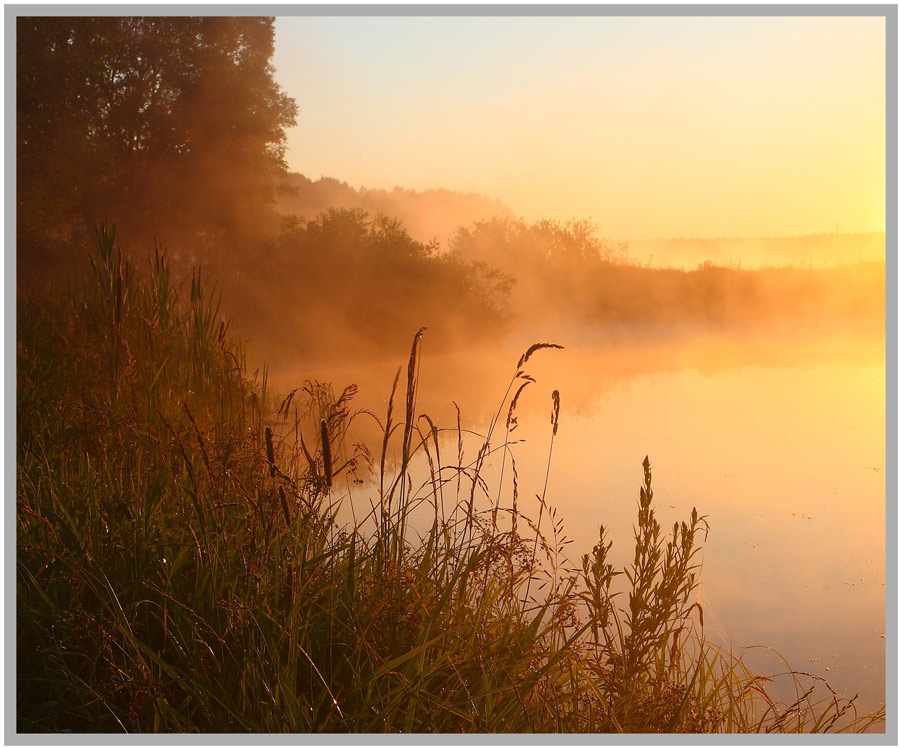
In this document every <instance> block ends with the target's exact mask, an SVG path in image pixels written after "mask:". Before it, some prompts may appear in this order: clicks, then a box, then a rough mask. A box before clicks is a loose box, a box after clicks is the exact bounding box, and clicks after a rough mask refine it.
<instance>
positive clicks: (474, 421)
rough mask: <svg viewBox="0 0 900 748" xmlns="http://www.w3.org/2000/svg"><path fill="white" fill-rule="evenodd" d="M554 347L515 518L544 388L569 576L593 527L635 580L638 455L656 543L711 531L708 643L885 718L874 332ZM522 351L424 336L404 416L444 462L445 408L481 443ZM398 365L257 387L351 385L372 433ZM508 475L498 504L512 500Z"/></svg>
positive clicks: (587, 335)
mask: <svg viewBox="0 0 900 748" xmlns="http://www.w3.org/2000/svg"><path fill="white" fill-rule="evenodd" d="M549 340H552V341H553V342H559V343H561V344H564V345H565V346H566V347H565V348H564V349H563V350H554V349H550V350H542V351H538V352H537V353H536V354H535V355H534V357H533V358H532V359H531V360H530V361H529V362H528V364H527V366H526V369H527V371H528V373H530V374H531V375H533V376H534V377H535V379H536V382H535V384H534V385H533V386H531V387H530V388H529V389H528V390H527V391H526V392H525V393H524V394H523V396H522V398H521V399H520V401H519V403H518V407H517V420H518V428H517V429H515V431H514V432H513V433H511V434H510V436H509V438H510V441H514V442H515V444H514V445H513V447H512V454H513V455H514V457H515V460H516V468H517V481H518V485H517V488H518V508H519V510H520V511H522V512H524V513H525V514H526V515H529V516H532V517H535V516H536V515H537V512H538V505H537V501H536V499H535V494H537V493H541V490H542V487H543V482H544V480H545V478H546V469H547V455H548V449H549V446H550V420H549V416H550V411H551V397H550V394H551V391H552V390H554V389H557V390H559V392H560V396H561V409H560V424H559V431H558V435H557V437H556V440H555V443H554V447H553V453H552V460H551V465H550V473H549V482H548V490H547V498H548V503H549V504H550V505H551V506H553V507H555V508H556V509H557V510H558V513H559V515H560V516H561V517H562V519H563V522H564V526H565V531H566V535H567V537H568V538H569V539H571V541H572V542H571V543H569V544H567V545H566V546H565V549H564V550H565V553H566V555H567V556H568V558H569V559H570V560H571V561H573V562H575V563H576V565H578V564H579V563H580V557H581V554H583V553H586V552H589V551H590V549H591V547H592V546H593V544H594V543H595V542H596V541H597V533H598V530H599V526H600V525H601V524H603V525H605V526H606V527H607V528H608V530H609V532H610V537H611V538H612V539H613V552H612V558H613V560H614V561H615V562H616V563H618V564H619V567H620V568H624V567H625V566H626V565H627V564H628V563H630V560H631V559H630V553H631V548H632V546H631V544H630V535H631V528H632V525H633V523H634V521H635V516H636V507H637V493H638V486H639V485H640V480H641V468H640V463H641V460H642V459H643V457H644V455H649V457H650V460H651V464H652V465H653V470H654V472H653V477H654V490H655V494H656V499H655V503H656V507H657V514H658V516H659V518H660V522H661V524H662V526H663V528H669V529H671V523H672V522H675V521H681V520H683V519H686V518H687V516H688V515H689V514H690V511H691V509H692V508H693V507H696V508H697V509H698V511H699V512H700V513H701V514H702V515H705V516H706V517H707V518H708V522H709V525H710V532H709V537H708V541H707V542H706V544H705V550H704V553H703V562H704V566H703V571H702V575H701V578H702V585H701V589H700V597H699V600H700V603H701V605H702V606H703V607H704V613H705V625H706V628H705V633H706V636H707V637H708V638H709V639H710V640H712V641H716V642H718V643H721V644H723V645H725V646H729V645H733V646H734V647H735V649H736V650H740V649H741V648H743V647H749V646H753V645H766V647H772V648H773V649H774V650H777V652H778V653H780V655H782V656H783V657H784V658H785V659H786V661H787V662H788V663H789V664H790V665H791V667H793V668H794V669H796V670H801V671H807V672H810V673H812V674H814V675H819V676H822V677H826V678H827V679H828V681H829V682H830V683H831V684H832V685H833V686H834V687H835V688H836V689H837V690H838V691H839V692H840V693H841V694H842V695H844V696H852V695H853V694H854V693H857V692H858V693H859V701H858V705H859V706H860V707H861V708H862V709H867V708H875V707H876V706H877V705H878V704H880V703H882V702H883V699H884V641H885V640H884V638H883V637H884V634H885V630H884V612H885V608H884V594H885V587H884V585H885V576H884V574H885V560H884V559H885V547H884V512H885V504H884V499H885V493H884V469H885V456H884V455H885V431H884V408H885V401H884V388H885V379H884V361H885V360H884V339H883V332H879V330H878V329H877V325H876V326H874V328H873V327H872V326H868V327H866V326H862V327H860V326H857V327H856V328H850V329H844V330H840V331H837V332H836V331H834V330H833V329H831V330H826V329H822V328H819V329H815V328H806V329H799V328H792V327H784V328H781V329H771V328H768V329H751V330H745V331H744V332H740V333H738V332H735V331H733V330H732V331H728V332H725V331H721V330H719V331H715V330H712V329H709V330H697V329H690V330H683V331H681V332H680V334H677V335H673V334H672V331H671V330H670V331H669V334H668V335H667V336H666V337H660V336H656V337H650V336H648V335H647V331H643V334H642V336H641V337H631V336H628V335H626V333H625V331H623V330H619V331H617V332H616V333H615V334H610V333H608V332H607V333H605V334H601V333H599V332H598V331H596V330H594V331H592V330H588V329H570V330H568V331H565V330H561V329H559V330H556V336H555V337H553V338H549ZM531 342H537V341H536V340H531V339H529V338H528V337H527V336H525V335H524V334H517V335H514V336H511V337H510V338H508V339H507V340H505V341H504V342H503V343H502V344H495V345H491V346H480V347H477V348H472V349H470V350H460V351H456V352H443V353H439V352H438V353H432V352H429V346H428V338H427V332H426V336H425V338H424V341H423V350H422V355H421V361H420V370H419V395H418V398H417V412H418V413H426V414H428V415H429V416H430V417H431V418H432V419H433V420H434V422H435V423H436V425H437V426H438V427H439V428H441V429H447V431H446V433H445V434H444V439H443V440H442V449H443V450H444V454H445V459H444V462H445V464H449V463H450V462H455V460H456V457H457V454H456V450H457V444H456V442H457V431H456V408H455V405H454V402H455V403H456V404H458V405H459V408H460V412H461V425H462V428H463V429H464V430H466V429H472V430H474V431H477V432H479V433H481V434H484V433H485V432H486V430H487V428H488V427H489V423H490V421H491V419H492V417H493V416H494V415H495V413H496V411H497V409H498V408H499V407H500V403H501V400H502V398H503V396H504V393H505V392H506V389H507V386H508V384H509V381H510V377H511V376H512V374H513V373H514V371H515V366H516V361H517V359H518V356H519V355H521V352H522V351H524V350H525V348H527V346H528V345H529V343H531ZM406 357H407V354H406V352H405V351H403V350H397V351H396V353H395V355H394V356H387V355H386V356H385V357H384V358H382V359H379V360H371V359H370V360H366V361H359V362H357V363H355V364H352V365H344V366H339V367H329V366H327V365H326V364H325V363H324V362H323V363H322V364H321V365H320V366H319V367H317V366H315V365H312V362H304V363H302V364H300V363H299V362H297V363H296V364H295V363H294V362H291V361H287V362H284V365H282V366H280V367H279V366H277V365H273V367H272V369H271V372H270V376H271V381H272V383H273V384H274V386H275V387H276V389H278V390H279V391H288V390H289V389H290V388H293V387H296V386H298V385H301V384H302V382H301V381H298V378H299V377H302V378H304V379H320V380H322V381H329V382H332V383H333V385H334V387H335V390H336V391H340V389H341V388H343V387H345V386H346V385H348V384H358V385H359V387H360V389H359V394H358V395H357V398H356V400H355V406H356V407H358V408H363V409H369V410H371V411H373V412H374V413H375V414H376V415H378V416H379V417H382V418H383V416H384V413H385V410H386V407H387V399H388V397H389V395H390V383H391V382H392V381H393V378H394V375H395V374H396V372H397V369H398V367H403V370H402V372H401V377H400V384H399V394H398V396H397V399H398V401H400V402H402V398H403V392H402V390H403V386H404V382H405V378H406V368H405V367H406ZM273 363H275V362H273ZM395 407H396V404H395ZM505 413H506V411H505V407H504V410H503V413H502V415H501V418H500V419H499V423H500V430H501V431H502V425H503V422H504V418H505ZM369 422H370V420H369V419H359V420H357V421H356V423H357V424H358V426H357V428H358V432H357V436H358V438H360V439H363V440H365V439H366V438H372V437H374V436H375V431H374V429H373V430H371V431H369V426H368V425H367V424H369ZM502 436H503V435H502V433H501V434H500V435H499V438H498V441H502ZM352 440H353V439H351V441H352ZM473 444H474V441H472V440H469V439H467V441H466V449H467V450H468V452H466V454H465V455H464V458H465V459H464V460H463V464H464V463H465V462H466V460H467V459H471V458H473V457H474V450H475V447H474V446H472V445H473ZM372 451H373V453H377V448H376V447H375V445H373V450H372ZM447 455H451V457H447ZM506 470H507V478H506V482H505V484H504V489H503V496H502V497H501V501H500V504H501V506H509V505H510V503H511V500H512V498H511V492H512V489H511V483H510V479H509V477H508V471H509V467H508V464H507V468H506ZM500 471H501V461H500V459H499V457H498V456H495V459H494V460H493V461H492V462H491V463H489V465H488V468H487V470H486V473H485V474H486V475H487V476H488V482H489V484H491V485H492V486H495V485H497V480H498V479H499V476H500ZM369 493H371V492H369ZM345 495H347V496H349V495H352V496H353V498H352V501H351V503H352V504H353V506H354V507H355V508H356V510H357V511H360V508H362V512H363V513H364V512H365V511H366V510H367V508H368V506H369V498H368V493H367V488H366V487H365V486H363V487H353V488H352V491H351V490H350V489H349V484H348V491H347V493H346V494H345ZM373 495H374V494H373ZM748 662H750V663H752V664H754V665H755V666H757V667H759V669H760V670H761V671H762V672H766V673H768V674H772V675H774V674H776V673H778V672H783V670H784V665H783V663H780V662H779V660H778V658H777V657H776V656H775V655H774V654H773V653H772V652H770V651H768V650H766V649H760V650H753V651H752V652H751V653H750V654H748Z"/></svg>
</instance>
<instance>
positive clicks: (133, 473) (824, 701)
mask: <svg viewBox="0 0 900 748" xmlns="http://www.w3.org/2000/svg"><path fill="white" fill-rule="evenodd" d="M104 256H105V257H107V258H110V257H112V256H113V255H112V253H107V254H106V255H104ZM109 261H110V260H109V259H107V260H103V259H102V258H101V263H102V262H109ZM165 267H166V266H165V262H164V261H159V260H157V262H156V263H155V264H151V268H150V269H149V271H148V272H147V274H146V275H145V276H139V275H137V274H136V275H135V276H134V278H131V279H129V280H128V283H129V284H130V287H129V289H130V291H129V293H128V294H125V293H122V294H121V295H116V294H113V296H112V298H111V297H110V296H109V295H108V294H105V291H104V289H106V288H107V287H108V286H103V287H102V288H101V292H100V293H93V295H92V292H88V293H86V294H85V297H84V299H85V300H84V302H80V301H78V300H76V299H75V298H70V299H67V300H57V301H55V302H48V304H50V303H52V305H53V308H38V307H35V306H33V305H27V304H25V305H23V307H22V309H21V313H20V315H19V318H18V320H17V325H18V327H17V339H18V366H19V371H18V374H19V377H18V379H17V417H18V421H17V422H18V440H17V476H18V482H17V572H16V573H17V581H16V597H17V626H16V637H17V640H16V641H17V644H16V647H17V694H16V697H17V729H18V730H19V731H23V732H28V731H35V730H51V731H60V730H74V731H91V732H94V731H129V732H130V731H151V730H152V731H163V732H167V731H207V732H210V731H214V732H230V731H237V732H251V731H252V732H285V731H352V732H398V731H405V732H551V731H559V732H577V731H580V732H584V731H588V732H605V731H610V732H619V731H628V732H632V731H650V732H722V731H740V732H755V731H777V732H784V731H813V730H814V731H826V730H834V729H838V728H847V729H865V728H867V727H871V726H874V727H880V726H881V725H882V724H883V710H882V712H881V713H880V714H876V715H870V716H866V717H860V718H853V717H852V712H853V704H852V702H850V701H847V700H842V699H840V698H838V697H837V696H836V695H835V694H834V693H832V692H830V691H829V690H828V689H827V686H826V687H821V686H820V688H818V689H815V690H810V689H809V686H810V685H812V684H813V683H814V679H812V678H811V677H810V676H806V675H804V674H800V673H794V672H792V671H790V674H789V677H791V678H794V679H795V680H796V683H797V684H798V692H797V697H796V698H795V699H792V700H790V701H788V702H787V703H781V704H779V703H776V702H775V700H774V699H772V698H771V697H770V696H769V695H768V694H769V692H768V690H767V682H766V679H764V678H761V677H758V676H755V675H753V674H752V673H750V672H748V670H747V669H746V668H745V667H744V665H743V662H742V660H741V658H740V657H739V656H735V655H732V654H731V653H728V652H723V651H720V650H718V649H716V648H714V647H712V646H711V645H709V644H708V643H707V642H705V640H704V638H703V618H702V609H701V608H700V607H699V605H698V604H697V603H696V602H695V601H694V596H693V595H694V591H695V588H696V584H697V574H698V572H699V568H698V564H699V561H698V552H699V549H700V543H699V540H700V536H701V532H705V529H706V528H705V523H704V520H703V518H702V517H700V516H698V514H697V512H696V511H694V512H693V513H692V515H691V516H690V518H689V519H688V520H687V521H685V522H683V523H679V524H677V525H676V526H675V527H674V528H673V531H672V534H671V535H669V536H665V535H663V533H662V531H661V528H660V526H659V523H658V522H657V520H656V518H655V515H654V511H653V493H652V490H651V469H650V464H649V461H648V460H645V461H644V483H643V487H642V489H641V492H640V503H639V509H638V516H637V525H636V528H635V554H634V561H633V563H632V565H631V566H630V567H629V568H628V569H626V570H624V571H617V570H615V569H614V568H613V567H612V565H611V564H610V563H609V561H608V552H609V549H610V545H611V541H610V540H609V538H608V537H607V535H606V531H605V530H603V529H601V533H600V537H599V539H598V543H597V545H596V546H595V547H594V549H593V551H592V552H591V553H590V554H587V555H585V556H584V557H583V558H582V559H581V563H580V564H579V565H575V564H573V563H572V562H571V561H570V560H569V559H568V558H567V557H566V554H565V547H566V543H567V540H566V537H565V531H564V527H563V523H562V518H561V517H559V516H557V513H556V511H555V509H554V508H553V507H552V506H551V505H550V503H549V500H548V496H547V482H548V480H549V455H548V471H547V474H546V478H545V485H544V490H543V492H542V494H539V495H538V498H539V502H538V506H539V509H538V512H539V513H538V517H537V518H536V519H532V518H530V517H529V516H528V515H527V514H526V513H524V512H522V511H521V510H520V508H519V506H518V505H517V498H518V491H519V486H518V476H517V470H516V464H515V460H514V452H515V450H514V446H515V445H514V444H513V443H511V442H510V440H509V436H510V432H512V431H513V430H514V429H515V427H516V422H515V411H516V408H517V407H518V404H519V402H520V397H524V396H525V395H524V394H523V392H524V391H525V387H526V385H528V384H529V382H530V381H531V378H530V375H529V374H528V373H527V372H525V370H524V366H525V365H526V364H527V363H528V361H529V360H530V357H531V356H532V355H533V354H534V353H536V352H537V351H538V350H540V349H543V348H552V347H554V346H551V345H549V344H537V345H536V346H532V348H530V349H529V350H528V351H527V352H526V354H525V355H524V356H523V357H522V358H521V359H520V361H519V363H518V365H517V367H516V371H515V374H514V376H513V378H512V380H511V384H510V387H509V388H508V390H507V393H506V396H505V397H504V401H503V403H501V405H500V407H499V408H498V410H497V414H496V416H495V417H494V419H493V420H492V422H491V423H490V426H489V428H488V430H487V433H486V434H485V435H483V436H481V437H476V435H474V434H472V433H470V432H467V431H466V430H465V429H464V428H463V426H462V418H461V416H458V418H457V422H456V425H455V428H449V429H442V428H441V427H440V426H439V425H438V424H436V423H435V422H433V421H432V419H430V418H429V417H428V416H426V415H424V414H419V413H417V408H416V392H417V387H418V370H419V357H420V355H421V341H422V331H420V332H419V333H418V334H417V335H416V337H415V341H414V343H413V346H412V351H411V355H410V359H409V364H408V366H407V378H406V393H405V409H404V412H403V417H404V420H403V421H402V422H395V420H394V419H395V415H394V403H393V401H394V397H395V396H396V394H397V393H396V389H397V386H398V384H399V372H398V376H397V379H395V382H394V388H393V391H392V394H391V397H390V399H389V401H388V405H387V412H386V416H385V418H384V420H383V421H382V420H381V419H380V418H379V417H378V416H376V415H375V414H372V413H366V412H351V410H350V405H351V401H352V398H353V395H354V394H355V390H354V389H353V388H347V389H346V390H344V391H343V392H342V393H340V394H339V395H335V394H334V392H333V391H332V390H331V389H330V388H329V387H328V386H326V385H320V384H317V383H315V384H314V383H307V384H306V385H305V386H304V387H302V388H298V390H296V391H294V392H292V393H290V394H289V395H288V397H287V398H285V400H284V401H283V402H282V403H281V407H280V408H278V409H277V410H276V409H274V408H272V407H270V405H269V403H268V395H267V393H266V390H265V387H264V378H263V379H257V380H256V381H253V380H249V379H247V378H246V377H245V376H244V375H243V368H242V365H241V362H242V360H243V356H242V353H241V350H240V348H239V347H238V346H236V345H234V344H233V343H231V342H230V341H229V340H228V337H227V335H226V336H222V335H220V334H218V331H219V330H221V329H222V328H221V326H220V324H219V321H218V320H217V319H216V317H215V315H214V314H211V313H210V312H211V311H212V310H213V307H212V306H211V302H210V300H209V297H207V296H204V295H203V294H202V289H201V288H199V287H195V288H194V289H192V298H191V300H190V301H191V302H192V303H189V304H186V305H185V304H182V302H181V301H180V300H179V298H178V295H177V293H176V292H175V291H174V290H172V289H171V287H168V286H167V287H166V288H163V284H164V283H167V280H166V279H167V276H166V272H165ZM103 278H108V276H105V275H103V274H102V273H101V280H102V279H103ZM195 278H196V285H197V286H199V275H197V276H195ZM123 281H124V275H123ZM160 299H167V301H165V303H163V304H161V303H160V301H159V300H160ZM120 300H121V302H120ZM120 303H121V309H118V308H117V309H116V311H115V312H114V313H113V312H111V311H110V304H116V305H119V304H120ZM109 319H113V320H114V321H115V325H116V329H115V330H113V331H112V332H110V329H111V328H110V326H109V324H108V320H109ZM208 341H213V342H214V343H215V344H214V345H210V344H208ZM113 349H114V350H117V351H120V353H121V355H120V357H119V359H118V364H117V363H116V361H117V359H116V358H115V357H113V356H111V355H110V350H113ZM124 351H127V352H128V355H127V361H128V365H127V366H126V365H121V364H122V363H123V361H124V360H125V354H124V353H122V352H124ZM64 360H65V361H67V364H68V365H67V366H66V367H65V368H64V367H62V366H60V365H59V363H60V362H61V361H64ZM62 371H65V372H66V373H65V375H63V374H61V372H62ZM98 372H103V373H105V374H106V376H97V374H98ZM511 394H512V398H511V400H507V398H509V396H510V395H511ZM559 402H560V401H559V394H558V392H555V393H554V396H553V407H552V416H551V423H550V431H551V432H552V435H551V438H552V437H553V436H555V434H556V431H557V429H558V427H559V423H560V405H559ZM357 417H367V418H372V419H374V420H375V422H376V423H377V424H378V426H379V428H380V429H381V433H382V439H381V441H382V449H381V455H380V460H379V461H378V462H377V463H376V467H375V468H374V469H375V470H376V471H377V474H376V480H375V481H374V483H373V485H372V486H371V488H367V487H365V486H363V487H362V488H361V487H360V485H359V480H360V478H359V476H360V475H361V474H363V472H364V470H365V467H366V465H371V464H372V463H373V462H374V461H373V460H371V459H370V457H369V455H368V452H367V450H365V449H364V448H362V447H360V446H359V445H352V444H349V443H348V442H347V433H348V428H349V425H350V424H351V422H352V421H353V420H354V419H355V418H357ZM501 423H505V426H506V432H505V434H504V435H503V438H502V439H500V438H498V436H497V432H498V431H499V430H498V429H497V428H496V427H497V425H498V424H501ZM307 426H308V427H309V428H308V430H307V431H306V437H304V428H306V427H307ZM454 433H455V435H456V442H457V448H456V450H452V449H451V450H449V452H448V450H447V449H446V441H445V449H444V450H443V451H441V449H440V441H441V438H442V437H445V436H452V435H453V434H454ZM475 438H479V439H480V442H479V445H478V448H477V450H476V452H475V453H474V457H470V458H467V457H466V447H467V444H466V442H467V440H468V441H471V440H472V439H475ZM551 444H552V442H551ZM392 451H394V452H397V453H399V462H398V463H397V465H396V467H393V466H392V462H391V460H389V459H388V457H387V456H388V455H389V454H390V453H391V452H392ZM469 454H470V455H471V454H472V453H471V452H469ZM492 456H496V457H500V458H501V464H502V465H503V466H504V467H503V468H501V471H502V470H503V469H504V468H505V466H506V463H507V461H508V462H509V466H510V468H509V470H510V473H511V476H512V477H511V479H512V483H513V491H512V497H513V498H512V502H511V504H510V505H506V504H504V502H503V501H502V500H501V496H502V485H501V486H498V487H497V488H496V489H494V488H492V487H491V485H490V481H489V475H488V472H487V471H486V469H485V465H486V463H487V461H488V459H489V458H491V457H492ZM421 469H424V470H425V471H426V472H427V475H426V476H425V477H424V479H422V480H421V482H420V481H419V479H418V478H417V476H416V474H415V473H416V471H418V470H421ZM495 490H496V493H495ZM354 491H358V492H362V493H365V492H367V491H368V492H369V493H368V494H367V497H370V500H369V502H368V504H369V507H370V511H369V512H368V513H366V514H364V515H363V516H355V517H354V520H353V522H352V523H350V524H349V525H345V526H342V525H340V524H339V523H338V521H337V516H338V513H339V511H340V507H341V505H342V504H344V503H347V504H349V505H350V506H351V508H352V507H353V506H355V505H359V504H360V503H361V502H360V500H359V499H360V497H359V496H354ZM354 511H355V510H354ZM414 516H424V517H425V518H426V521H425V522H424V526H423V529H422V528H419V526H418V525H416V526H415V527H414V524H415V522H414ZM821 693H824V696H821V695H820V694H821Z"/></svg>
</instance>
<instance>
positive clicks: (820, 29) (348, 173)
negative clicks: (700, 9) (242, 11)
mask: <svg viewBox="0 0 900 748" xmlns="http://www.w3.org/2000/svg"><path fill="white" fill-rule="evenodd" d="M274 64H275V66H276V77H277V79H278V81H279V82H280V83H281V85H282V87H283V88H284V89H285V91H287V93H288V94H290V95H291V96H293V97H294V98H295V99H296V101H297V103H298V105H299V107H300V116H299V118H298V126H297V127H296V128H294V129H293V130H291V132H290V137H289V151H288V162H289V165H290V167H291V168H292V169H293V170H295V171H299V172H301V173H303V174H305V175H307V176H308V177H311V178H313V179H315V178H318V177H320V176H332V177H336V178H338V179H341V180H343V181H346V182H349V183H350V184H351V185H353V186H355V187H360V186H366V187H383V188H391V187H394V186H402V187H407V188H412V189H419V190H421V189H426V188H429V187H445V188H448V189H453V190H461V191H465V192H481V193H483V194H485V195H488V196H490V197H496V198H499V199H500V200H502V201H503V202H504V203H505V204H506V205H508V206H509V207H510V208H511V209H512V210H513V211H514V212H515V213H516V214H517V215H519V216H522V217H523V218H525V219H527V220H536V219H538V218H542V217H546V218H559V219H567V218H591V219H592V220H594V221H595V222H596V223H598V224H599V225H600V227H601V233H603V234H604V235H606V236H608V237H610V238H616V239H628V238H631V239H637V238H646V237H657V236H696V237H701V236H703V237H708V236H764V235H792V234H806V233H820V232H830V231H833V230H835V228H836V226H837V224H838V223H840V230H841V232H851V231H871V230H879V231H880V230H883V229H884V225H885V223H884V222H885V214H884V201H885V190H884V180H885V147H884V141H885V125H884V117H885V100H884V96H885V78H884V68H885V48H884V20H883V19H879V18H596V17H585V18H300V17H298V18H279V19H278V21H277V24H276V52H275V59H274Z"/></svg>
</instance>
